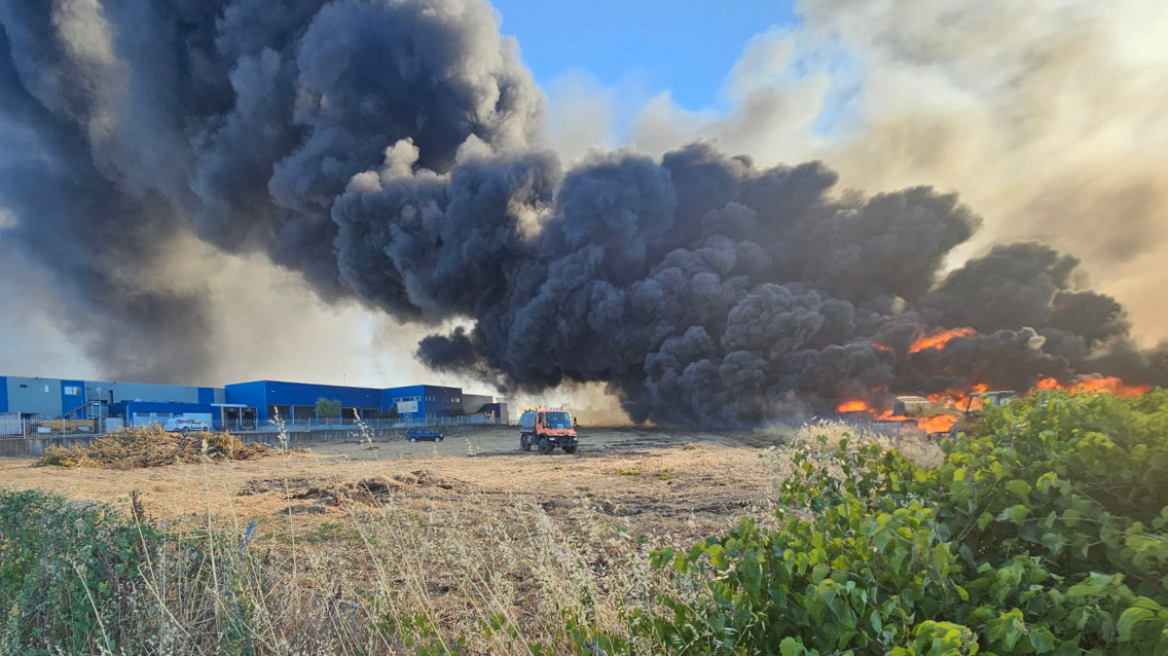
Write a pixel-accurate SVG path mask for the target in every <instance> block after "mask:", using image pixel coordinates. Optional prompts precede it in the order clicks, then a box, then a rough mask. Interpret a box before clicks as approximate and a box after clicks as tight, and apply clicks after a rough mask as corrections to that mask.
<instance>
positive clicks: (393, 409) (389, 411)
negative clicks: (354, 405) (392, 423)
mask: <svg viewBox="0 0 1168 656" xmlns="http://www.w3.org/2000/svg"><path fill="white" fill-rule="evenodd" d="M377 416H378V417H380V418H382V419H397V418H398V413H397V406H396V405H391V406H389V407H388V408H386V409H385V412H382V413H381V414H379V415H377Z"/></svg>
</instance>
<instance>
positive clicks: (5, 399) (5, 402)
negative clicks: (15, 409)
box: [0, 376, 8, 415]
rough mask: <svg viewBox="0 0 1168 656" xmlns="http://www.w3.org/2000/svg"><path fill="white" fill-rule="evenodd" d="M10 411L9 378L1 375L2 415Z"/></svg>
mask: <svg viewBox="0 0 1168 656" xmlns="http://www.w3.org/2000/svg"><path fill="white" fill-rule="evenodd" d="M6 412H8V378H7V377H5V376H0V415H2V414H4V413H6Z"/></svg>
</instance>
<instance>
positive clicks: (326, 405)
mask: <svg viewBox="0 0 1168 656" xmlns="http://www.w3.org/2000/svg"><path fill="white" fill-rule="evenodd" d="M316 416H318V417H340V416H341V402H340V401H337V400H334V399H326V398H324V397H323V396H322V397H320V398H319V399H317V400H316Z"/></svg>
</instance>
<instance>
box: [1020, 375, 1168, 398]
mask: <svg viewBox="0 0 1168 656" xmlns="http://www.w3.org/2000/svg"><path fill="white" fill-rule="evenodd" d="M1034 387H1035V388H1036V389H1040V390H1055V389H1058V390H1067V391H1069V392H1076V393H1093V394H1100V393H1102V394H1118V395H1119V396H1127V397H1131V396H1141V395H1143V394H1147V393H1148V392H1150V391H1152V386H1151V385H1125V384H1124V382H1123V380H1121V379H1119V378H1116V377H1115V376H1092V377H1086V378H1079V379H1078V380H1076V381H1074V382H1072V383H1071V384H1069V385H1063V384H1062V383H1060V382H1058V380H1056V379H1054V378H1043V379H1042V380H1040V381H1038V384H1037V385H1035V386H1034Z"/></svg>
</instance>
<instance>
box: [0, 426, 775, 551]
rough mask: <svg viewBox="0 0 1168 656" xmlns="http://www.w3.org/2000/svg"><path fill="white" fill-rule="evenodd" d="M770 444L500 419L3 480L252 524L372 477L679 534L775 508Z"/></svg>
mask: <svg viewBox="0 0 1168 656" xmlns="http://www.w3.org/2000/svg"><path fill="white" fill-rule="evenodd" d="M765 444H766V439H765V438H763V437H761V436H759V435H756V434H752V433H701V432H676V431H673V432H668V433H666V432H659V431H654V430H645V429H632V428H617V429H600V428H595V429H582V431H581V447H580V450H579V452H577V454H575V455H567V454H565V453H563V452H560V451H556V452H555V453H553V454H552V455H549V456H541V455H539V454H538V453H536V452H535V451H534V450H533V451H531V452H522V451H520V450H519V448H518V432H517V430H515V429H510V428H489V429H476V430H466V431H462V432H453V433H450V434H448V435H447V437H446V439H445V440H444V441H443V442H441V443H433V442H419V443H415V444H410V443H409V442H406V441H405V440H402V439H393V440H388V441H374V442H373V443H372V444H367V443H360V442H337V443H325V444H315V445H312V446H310V447H309V448H308V449H305V450H302V451H292V452H290V453H288V454H279V455H276V456H274V457H270V458H266V459H260V460H251V461H243V462H226V463H215V464H208V465H202V464H194V465H182V464H180V465H173V466H168V467H157V468H150V469H136V470H128V471H117V470H108V469H89V468H83V469H61V468H56V467H35V466H33V464H34V462H33V461H32V460H31V459H12V458H9V459H0V486H3V487H11V488H16V489H29V488H40V489H46V490H51V491H55V492H59V493H62V494H66V495H69V496H72V497H76V498H85V499H95V500H101V501H109V502H113V503H115V504H118V505H125V504H127V503H128V499H129V495H130V493H131V491H134V490H137V491H139V492H140V493H141V495H142V499H143V502H144V504H145V507H146V509H147V511H148V512H149V513H151V514H152V515H153V516H155V517H157V518H178V517H181V516H189V515H202V516H215V517H219V518H227V517H230V518H231V519H232V520H234V521H236V522H240V523H244V524H246V523H247V522H249V521H251V520H253V519H254V520H258V521H260V522H261V523H262V522H263V521H264V520H266V519H271V518H272V517H273V516H274V515H276V516H278V515H282V514H286V513H289V512H291V513H292V514H299V515H308V516H314V517H318V518H320V519H325V518H327V516H329V515H339V514H343V513H345V512H346V508H345V504H343V503H339V499H338V493H341V494H342V495H343V494H344V493H345V492H346V491H347V492H348V493H349V496H352V493H353V492H354V491H356V492H360V493H362V494H363V493H364V492H365V490H363V489H358V488H363V487H368V486H369V485H372V486H373V487H375V488H378V489H377V490H375V492H388V491H390V490H392V491H394V492H397V493H399V496H404V497H406V498H412V499H414V500H417V501H423V500H428V501H430V502H433V503H437V504H450V503H453V504H457V503H459V502H460V500H462V499H466V498H468V495H472V494H473V496H474V498H475V499H476V503H480V502H483V501H486V502H487V503H489V504H501V505H514V504H516V503H517V502H518V503H525V502H527V503H535V504H537V505H539V506H541V507H542V508H543V509H544V510H545V511H547V512H548V513H549V514H551V515H556V514H558V513H559V511H566V510H567V509H570V508H580V507H587V508H591V509H593V510H595V511H596V512H599V513H601V514H604V515H607V516H609V517H612V518H619V519H623V520H626V521H627V522H628V523H629V528H630V529H635V530H637V531H645V532H657V531H664V532H668V533H674V534H675V533H690V532H691V531H694V530H696V531H698V532H703V531H709V530H711V529H717V528H720V527H724V526H726V525H727V524H728V523H729V522H732V521H734V518H736V517H738V516H741V515H742V514H744V512H745V511H746V510H748V509H750V508H752V507H755V506H760V505H763V501H764V498H765V496H766V494H767V492H768V490H770V489H772V485H773V482H774V477H775V471H774V466H773V462H768V461H767V460H765V459H763V458H761V457H760V455H761V454H762V453H763V451H762V449H761V448H760V447H762V446H764V445H765ZM382 486H383V487H382ZM305 519H308V518H307V517H306V518H305ZM686 529H689V530H686Z"/></svg>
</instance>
